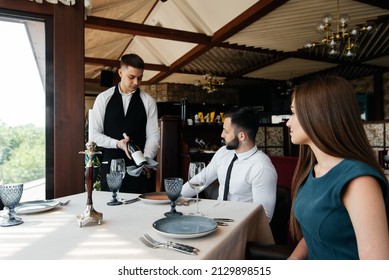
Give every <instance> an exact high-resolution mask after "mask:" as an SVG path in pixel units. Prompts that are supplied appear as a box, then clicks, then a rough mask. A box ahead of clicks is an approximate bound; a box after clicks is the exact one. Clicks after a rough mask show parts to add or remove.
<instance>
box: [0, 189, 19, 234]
mask: <svg viewBox="0 0 389 280" xmlns="http://www.w3.org/2000/svg"><path fill="white" fill-rule="evenodd" d="M22 193H23V184H12V185H1V186H0V199H1V201H2V202H3V204H4V208H8V219H7V218H5V219H3V220H1V221H0V226H2V227H10V226H16V225H20V224H21V223H23V220H22V219H21V218H19V217H16V216H15V207H16V205H18V203H19V201H20V199H21V198H22Z"/></svg>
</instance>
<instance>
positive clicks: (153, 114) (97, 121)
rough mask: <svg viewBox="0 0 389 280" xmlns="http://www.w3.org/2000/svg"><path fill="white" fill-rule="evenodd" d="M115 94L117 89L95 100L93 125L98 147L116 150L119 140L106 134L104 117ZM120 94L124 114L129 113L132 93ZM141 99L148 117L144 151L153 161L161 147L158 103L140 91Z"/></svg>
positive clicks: (94, 139)
mask: <svg viewBox="0 0 389 280" xmlns="http://www.w3.org/2000/svg"><path fill="white" fill-rule="evenodd" d="M114 92H115V87H111V88H109V89H107V90H106V91H104V92H102V93H100V94H99V95H98V96H97V97H96V100H95V103H94V105H93V116H94V125H93V132H92V133H93V141H94V142H95V143H96V145H97V146H99V147H102V148H110V149H115V148H116V142H117V141H118V140H119V139H114V138H111V137H108V136H107V135H105V134H104V117H105V109H106V107H107V104H108V102H109V100H110V99H111V97H112V95H113V94H114ZM119 92H120V94H121V96H122V100H123V110H124V114H126V113H127V109H128V105H129V104H130V101H131V97H132V94H133V92H132V93H130V94H123V93H122V92H121V91H120V87H119ZM140 98H141V99H142V102H143V104H144V106H145V110H146V116H147V124H146V144H145V149H144V152H143V153H144V155H145V156H146V157H149V158H151V159H153V158H154V157H155V156H156V155H157V151H158V147H159V139H160V134H159V128H158V109H157V103H156V102H155V99H154V98H153V97H152V96H150V95H149V94H147V93H146V92H144V91H142V90H140Z"/></svg>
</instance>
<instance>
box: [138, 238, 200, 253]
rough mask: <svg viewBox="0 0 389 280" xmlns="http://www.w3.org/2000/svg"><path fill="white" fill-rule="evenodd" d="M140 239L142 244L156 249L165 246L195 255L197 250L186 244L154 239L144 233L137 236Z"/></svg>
mask: <svg viewBox="0 0 389 280" xmlns="http://www.w3.org/2000/svg"><path fill="white" fill-rule="evenodd" d="M139 240H140V241H142V243H143V244H145V245H146V246H148V247H150V248H153V249H156V248H167V249H172V250H175V251H178V252H181V253H184V254H189V255H197V253H198V252H199V250H198V249H196V248H194V247H191V246H187V245H182V244H176V243H173V242H159V241H156V240H154V239H152V238H151V237H150V236H149V235H148V234H145V235H144V236H141V237H140V238H139Z"/></svg>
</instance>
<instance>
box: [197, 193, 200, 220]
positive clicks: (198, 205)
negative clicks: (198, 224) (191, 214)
mask: <svg viewBox="0 0 389 280" xmlns="http://www.w3.org/2000/svg"><path fill="white" fill-rule="evenodd" d="M196 213H197V214H198V213H200V212H199V191H198V190H196Z"/></svg>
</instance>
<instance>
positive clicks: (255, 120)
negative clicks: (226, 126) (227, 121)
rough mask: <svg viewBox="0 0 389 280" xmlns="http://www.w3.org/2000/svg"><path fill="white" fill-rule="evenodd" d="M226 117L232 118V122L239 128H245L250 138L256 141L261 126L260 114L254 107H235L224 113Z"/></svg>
mask: <svg viewBox="0 0 389 280" xmlns="http://www.w3.org/2000/svg"><path fill="white" fill-rule="evenodd" d="M224 118H231V124H232V125H233V126H235V127H236V129H237V130H243V131H244V132H246V133H247V135H248V137H249V138H250V140H252V141H255V136H256V135H257V131H258V127H259V115H258V111H257V110H255V109H254V108H253V107H233V108H232V109H230V110H229V111H227V112H226V113H225V114H224Z"/></svg>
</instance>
